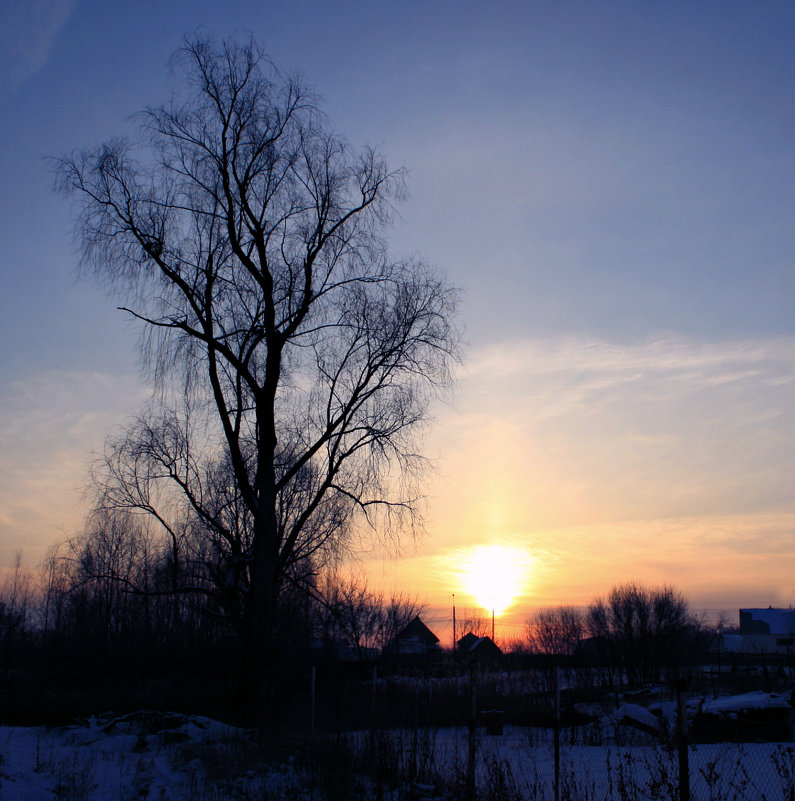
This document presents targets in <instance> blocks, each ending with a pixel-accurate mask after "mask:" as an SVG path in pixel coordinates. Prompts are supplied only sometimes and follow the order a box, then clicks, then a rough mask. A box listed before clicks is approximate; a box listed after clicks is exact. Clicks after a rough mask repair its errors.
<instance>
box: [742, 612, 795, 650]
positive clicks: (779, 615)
mask: <svg viewBox="0 0 795 801" xmlns="http://www.w3.org/2000/svg"><path fill="white" fill-rule="evenodd" d="M740 636H741V637H742V652H743V653H746V654H789V653H792V652H793V651H795V610H793V609H774V608H773V607H772V606H770V607H768V608H767V609H741V610H740Z"/></svg>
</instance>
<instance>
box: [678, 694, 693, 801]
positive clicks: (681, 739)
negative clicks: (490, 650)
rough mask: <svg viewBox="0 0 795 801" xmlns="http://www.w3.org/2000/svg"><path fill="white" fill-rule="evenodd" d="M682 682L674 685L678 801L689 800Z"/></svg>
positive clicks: (685, 712)
mask: <svg viewBox="0 0 795 801" xmlns="http://www.w3.org/2000/svg"><path fill="white" fill-rule="evenodd" d="M683 684H684V683H683V682H681V681H680V682H678V683H677V685H676V745H677V749H678V751H679V801H690V754H689V750H688V745H687V709H686V708H685V695H684V687H683Z"/></svg>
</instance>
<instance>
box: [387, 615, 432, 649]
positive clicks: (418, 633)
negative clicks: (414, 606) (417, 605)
mask: <svg viewBox="0 0 795 801" xmlns="http://www.w3.org/2000/svg"><path fill="white" fill-rule="evenodd" d="M409 638H416V639H418V640H422V641H424V642H427V643H429V644H430V645H435V644H436V643H437V642H439V638H438V637H437V636H436V635H435V634H434V633H433V632H432V631H431V630H430V629H429V628H428V627H427V626H426V625H425V624H424V623H423V622H422V621H421V620H420V616H419V615H417V616H416V617H415V618H414V620H412V621H411V623H409V624H408V625H407V626H405V627H404V628H403V629H402V630H401V631H400V632H398V634H397V636H396V637H395V639H396V640H407V639H409Z"/></svg>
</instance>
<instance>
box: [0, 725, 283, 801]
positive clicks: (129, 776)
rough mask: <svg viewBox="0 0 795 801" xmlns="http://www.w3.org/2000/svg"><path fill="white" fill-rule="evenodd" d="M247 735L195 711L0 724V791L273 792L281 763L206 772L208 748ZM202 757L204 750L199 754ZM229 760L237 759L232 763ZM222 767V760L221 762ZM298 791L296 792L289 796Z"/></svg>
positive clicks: (104, 796) (181, 799)
mask: <svg viewBox="0 0 795 801" xmlns="http://www.w3.org/2000/svg"><path fill="white" fill-rule="evenodd" d="M247 742H249V743H250V742H251V738H250V736H249V734H248V733H247V732H246V731H245V730H242V729H235V728H233V727H231V726H226V725H225V724H222V723H218V722H217V721H213V720H209V719H208V718H202V717H199V716H181V715H165V716H164V715H160V714H158V713H136V714H134V715H128V716H124V717H119V718H116V717H106V718H92V719H91V720H89V721H86V722H85V723H83V724H80V725H74V726H66V727H59V728H46V727H43V726H39V727H19V726H4V727H0V798H2V799H13V801H39V800H40V799H51V798H52V799H68V800H69V801H144V799H152V800H153V801H187V799H192V798H204V797H212V798H215V797H219V798H221V797H223V798H226V797H229V798H234V797H235V795H231V794H230V795H229V796H227V795H226V794H224V795H220V794H219V795H215V794H214V793H215V788H216V787H217V786H218V784H219V783H223V784H227V785H228V784H230V783H232V782H233V781H234V782H236V783H237V785H238V786H239V788H240V790H241V796H240V797H246V796H245V794H244V793H243V792H242V790H243V787H242V785H243V784H245V783H247V785H248V789H249V790H250V792H251V795H254V794H255V793H257V795H256V797H264V796H265V794H266V793H267V792H271V793H275V795H274V797H280V795H281V793H280V788H281V789H284V788H286V787H287V786H288V785H290V784H293V783H295V781H294V780H295V777H294V776H293V775H292V774H291V771H290V770H289V766H285V767H283V768H278V767H274V766H270V767H269V768H266V769H265V770H260V771H259V772H258V773H257V775H256V776H255V775H253V773H252V775H246V774H245V771H244V772H243V773H242V774H241V775H238V776H235V777H233V776H230V777H228V778H227V779H224V781H223V782H221V781H219V780H217V777H216V779H213V778H212V776H211V773H212V771H213V770H214V767H213V765H212V762H209V763H208V761H207V759H206V755H207V753H208V750H202V749H212V750H214V751H215V752H216V753H217V754H219V755H220V756H221V757H223V756H224V755H226V754H228V753H229V752H230V751H232V750H235V749H237V750H239V749H240V748H241V747H245V744H246V743H247ZM202 757H205V758H204V759H203V758H202ZM235 767H237V766H235ZM221 768H222V770H223V765H222V766H221ZM296 797H298V796H296Z"/></svg>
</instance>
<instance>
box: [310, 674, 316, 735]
mask: <svg viewBox="0 0 795 801" xmlns="http://www.w3.org/2000/svg"><path fill="white" fill-rule="evenodd" d="M315 671H316V668H315V666H314V665H312V689H311V690H310V699H311V700H310V706H309V710H310V711H309V734H310V735H311V736H312V737H314V736H315Z"/></svg>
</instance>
